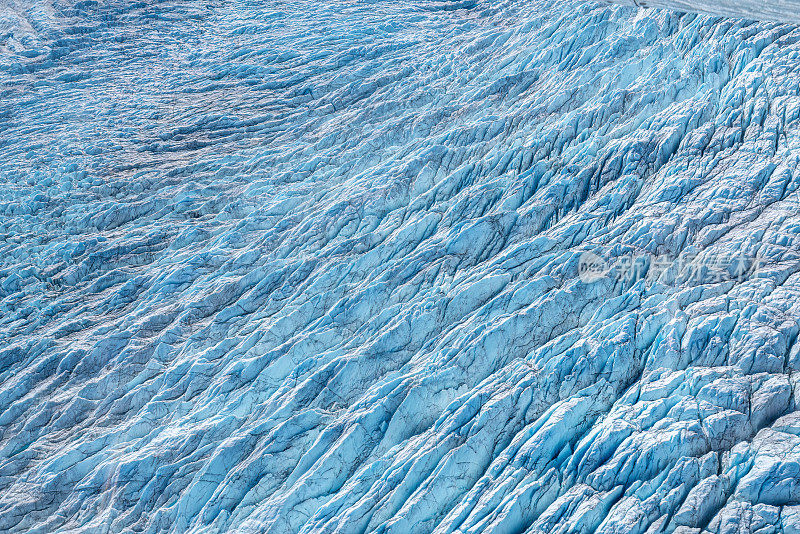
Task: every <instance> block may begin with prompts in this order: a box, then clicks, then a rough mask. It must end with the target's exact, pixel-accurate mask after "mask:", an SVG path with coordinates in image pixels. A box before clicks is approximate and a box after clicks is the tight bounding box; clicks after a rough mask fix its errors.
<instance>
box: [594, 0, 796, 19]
mask: <svg viewBox="0 0 800 534" xmlns="http://www.w3.org/2000/svg"><path fill="white" fill-rule="evenodd" d="M607 1H608V2H614V3H617V4H622V5H628V6H635V7H645V8H648V7H655V8H662V9H674V10H678V11H686V12H693V13H704V14H709V15H716V16H726V17H735V18H745V19H754V20H767V21H774V22H791V23H795V24H798V23H800V0H607Z"/></svg>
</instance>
